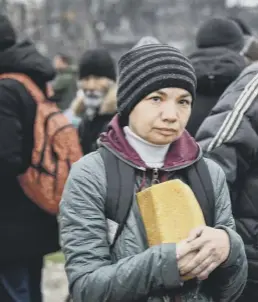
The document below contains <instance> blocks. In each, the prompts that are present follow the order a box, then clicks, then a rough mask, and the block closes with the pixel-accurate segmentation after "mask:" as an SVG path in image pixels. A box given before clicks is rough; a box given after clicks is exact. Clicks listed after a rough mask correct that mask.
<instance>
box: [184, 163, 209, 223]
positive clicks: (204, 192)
mask: <svg viewBox="0 0 258 302" xmlns="http://www.w3.org/2000/svg"><path fill="white" fill-rule="evenodd" d="M187 176H188V182H189V185H190V187H191V189H192V191H193V192H194V194H195V196H196V198H197V200H198V202H199V204H200V207H201V209H202V211H203V215H204V218H205V222H206V224H207V225H208V226H210V227H214V213H215V212H214V211H215V195H214V188H213V184H212V180H211V176H210V172H209V170H208V167H207V164H206V163H205V160H204V159H203V158H201V159H200V160H199V161H197V162H196V163H195V164H194V165H192V166H191V167H189V168H188V169H187Z"/></svg>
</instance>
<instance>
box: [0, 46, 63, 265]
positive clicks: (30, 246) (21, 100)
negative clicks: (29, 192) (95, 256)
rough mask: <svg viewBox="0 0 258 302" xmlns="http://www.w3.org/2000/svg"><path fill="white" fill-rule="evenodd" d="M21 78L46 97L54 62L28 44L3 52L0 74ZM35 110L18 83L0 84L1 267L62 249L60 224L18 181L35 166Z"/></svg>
mask: <svg viewBox="0 0 258 302" xmlns="http://www.w3.org/2000/svg"><path fill="white" fill-rule="evenodd" d="M3 73H23V74H25V75H27V76H29V77H30V78H31V79H32V80H33V81H34V82H35V83H36V84H37V85H38V86H39V87H40V88H41V89H42V91H44V92H45V90H46V83H47V82H48V81H50V80H52V79H53V77H54V70H53V68H52V65H51V62H50V61H49V60H48V59H46V58H45V57H43V56H42V55H40V54H39V53H38V51H37V50H36V48H35V47H34V45H33V44H31V43H30V42H29V41H24V42H21V43H19V44H15V45H13V46H12V47H10V48H7V49H6V50H3V51H1V52H0V74H3ZM35 114H36V104H35V102H34V100H33V98H32V96H31V95H30V93H28V91H27V90H26V89H25V87H24V86H23V85H22V84H20V83H18V82H17V81H16V80H11V79H4V80H0V167H1V169H0V196H1V197H0V199H1V206H0V243H1V249H0V266H1V265H6V264H7V265H8V263H9V262H11V263H14V262H15V261H23V260H28V259H31V258H32V257H37V256H43V255H45V254H47V253H50V252H54V251H56V250H57V249H58V247H59V246H58V232H57V221H56V218H55V217H54V216H51V215H49V214H47V213H46V212H44V211H43V210H41V209H40V208H39V207H38V206H36V205H35V204H34V203H33V202H32V201H31V200H29V198H27V196H25V194H24V193H23V190H22V189H21V187H20V185H19V183H18V180H17V176H18V175H20V174H22V173H24V172H25V171H26V169H27V168H28V167H29V165H30V162H31V153H32V148H33V143H34V139H33V129H34V120H35Z"/></svg>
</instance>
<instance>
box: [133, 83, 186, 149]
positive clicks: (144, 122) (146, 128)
mask: <svg viewBox="0 0 258 302" xmlns="http://www.w3.org/2000/svg"><path fill="white" fill-rule="evenodd" d="M191 109H192V96H191V95H190V93H189V92H188V91H186V90H184V89H181V88H164V89H160V90H158V91H155V92H153V93H151V94H149V95H148V96H147V97H145V98H144V99H143V100H142V101H141V102H139V103H138V104H137V105H136V106H135V107H134V109H133V111H132V112H131V114H130V116H129V127H130V128H131V129H132V131H134V132H135V133H136V134H137V135H138V136H140V137H141V138H143V139H144V140H146V141H148V142H150V143H152V144H155V145H167V144H171V143H173V142H174V141H176V140H177V139H178V138H179V137H180V136H181V135H182V133H183V131H184V129H185V127H186V124H187V122H188V120H189V117H190V115H191Z"/></svg>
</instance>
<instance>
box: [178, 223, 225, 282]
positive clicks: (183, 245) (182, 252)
mask: <svg viewBox="0 0 258 302" xmlns="http://www.w3.org/2000/svg"><path fill="white" fill-rule="evenodd" d="M193 252H195V253H196V254H195V255H194V254H192V253H193ZM229 252H230V241H229V237H228V234H227V232H226V231H224V230H219V229H214V228H210V227H206V226H205V227H200V228H198V229H195V230H193V231H192V232H191V234H190V236H189V238H188V239H187V240H185V241H182V242H180V243H179V244H178V245H177V260H178V268H179V271H180V275H181V276H185V275H187V276H188V275H191V276H193V277H197V278H198V279H199V280H205V279H207V278H208V276H209V275H210V273H211V272H213V271H214V270H215V269H216V268H217V267H218V266H219V265H220V264H222V263H223V262H225V261H226V260H227V258H228V255H229ZM189 253H191V254H192V256H191V257H189V256H188V257H187V258H186V260H185V259H184V258H185V257H186V256H187V255H188V254H189Z"/></svg>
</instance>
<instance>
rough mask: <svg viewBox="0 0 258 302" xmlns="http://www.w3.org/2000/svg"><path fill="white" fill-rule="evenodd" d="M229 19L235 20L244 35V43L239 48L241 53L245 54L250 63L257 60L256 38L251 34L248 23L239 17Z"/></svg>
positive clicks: (257, 44)
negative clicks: (241, 47)
mask: <svg viewBox="0 0 258 302" xmlns="http://www.w3.org/2000/svg"><path fill="white" fill-rule="evenodd" d="M231 20H233V21H235V22H236V23H237V25H238V26H239V27H240V28H241V30H242V32H243V34H244V37H245V45H244V47H243V49H242V50H241V52H240V53H241V54H242V55H243V56H245V58H246V60H247V62H248V63H252V62H254V61H257V60H258V39H257V37H256V36H255V35H254V34H253V31H252V29H251V28H250V27H249V26H248V24H247V23H246V22H245V21H244V20H242V19H240V18H231Z"/></svg>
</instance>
